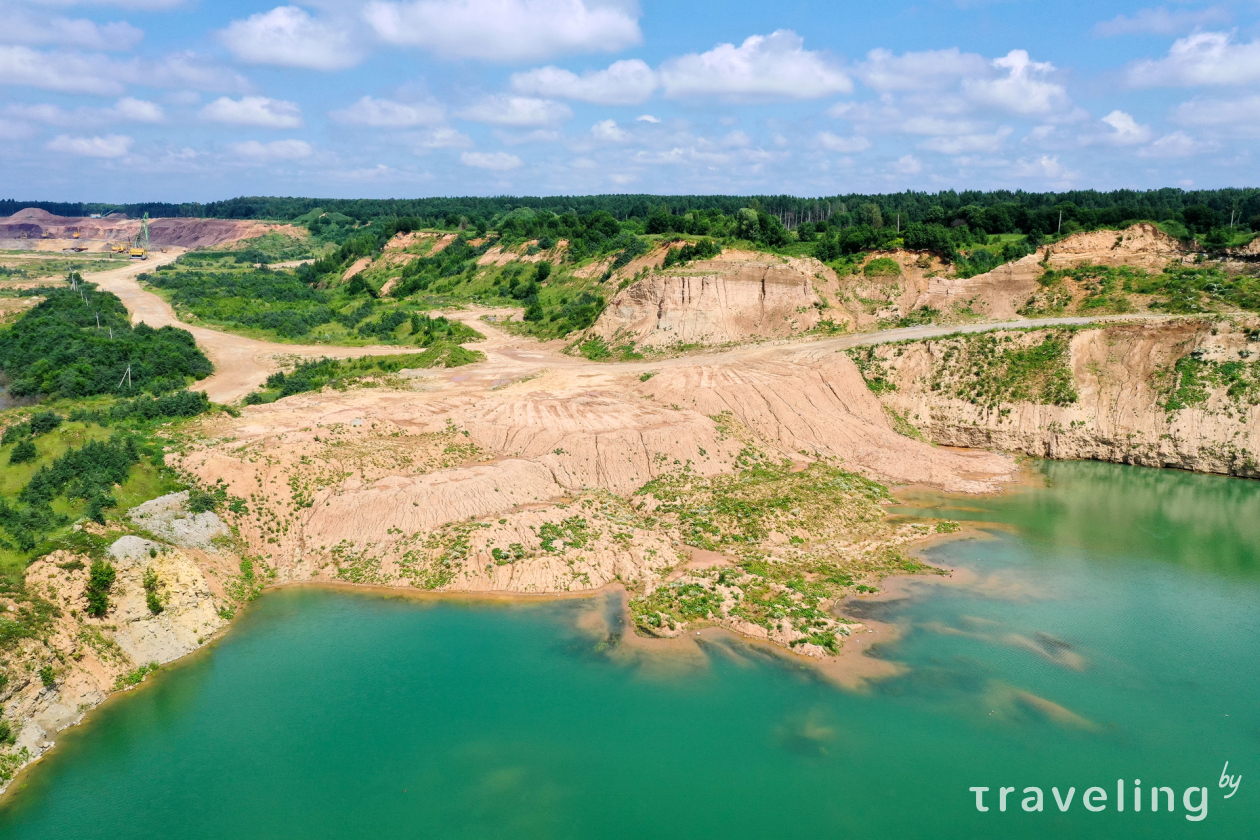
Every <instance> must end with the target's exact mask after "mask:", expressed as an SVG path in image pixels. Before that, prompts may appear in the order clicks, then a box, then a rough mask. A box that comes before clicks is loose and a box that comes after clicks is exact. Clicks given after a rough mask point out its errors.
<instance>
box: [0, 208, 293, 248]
mask: <svg viewBox="0 0 1260 840" xmlns="http://www.w3.org/2000/svg"><path fill="white" fill-rule="evenodd" d="M139 232H140V221H139V220H138V219H119V218H106V219H89V218H72V217H68V216H54V215H53V214H51V213H48V212H46V211H44V210H37V209H34V208H27V209H25V210H19V211H18V212H17V213H14V214H13V215H12V216H9V217H7V218H0V240H16V241H17V243H14V244H15V247H18V248H20V247H22V244H18V243H23V244H27V245H30V244H32V240H35V241H38V240H46V239H57V240H71V239H73V236H74V234H75V233H78V234H79V241H78V243H76V244H83V245H87V244H89V242H92V241H97V242H99V243H101V244H104V243H106V242H113V241H126V240H130V239H133V238H135V236H136V234H137V233H139ZM267 233H283V234H286V235H289V236H295V237H296V236H303V235H305V232H304V231H301V230H299V229H298V228H295V227H293V226H292V225H278V224H270V223H267V222H255V221H250V220H242V219H153V220H151V221H150V222H149V242H150V243H151V244H152V245H154V246H176V247H180V248H206V247H210V246H213V245H223V244H225V243H228V242H236V241H237V240H240V239H250V238H252V237H255V236H262V235H264V234H267Z"/></svg>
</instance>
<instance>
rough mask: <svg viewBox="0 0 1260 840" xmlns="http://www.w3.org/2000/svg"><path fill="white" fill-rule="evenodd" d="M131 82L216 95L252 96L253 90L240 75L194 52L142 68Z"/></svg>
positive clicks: (138, 68)
mask: <svg viewBox="0 0 1260 840" xmlns="http://www.w3.org/2000/svg"><path fill="white" fill-rule="evenodd" d="M128 81H131V82H133V83H136V84H142V85H152V86H154V87H182V88H192V89H193V90H206V91H214V92H215V93H249V92H250V91H251V90H253V87H254V86H253V85H251V84H250V83H249V80H248V79H246V78H245V77H244V76H242V75H241V74H240V73H237V72H236V71H234V70H229V69H227V68H226V67H221V66H219V65H217V64H214V63H213V62H210V61H208V60H207V59H205V58H202V57H201V56H199V55H196V54H194V53H191V52H182V53H174V54H172V55H168V56H167V57H166V58H164V59H162V60H161V61H159V62H157V63H156V64H142V65H139V66H138V67H137V68H136V70H135V72H133V73H132V75H131V77H130V78H129V79H128Z"/></svg>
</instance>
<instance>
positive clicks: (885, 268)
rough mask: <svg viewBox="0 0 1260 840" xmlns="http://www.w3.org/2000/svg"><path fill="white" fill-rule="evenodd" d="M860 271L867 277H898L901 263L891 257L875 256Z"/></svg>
mask: <svg viewBox="0 0 1260 840" xmlns="http://www.w3.org/2000/svg"><path fill="white" fill-rule="evenodd" d="M862 273H863V274H865V275H866V276H867V277H900V276H901V264H900V263H898V262H897V261H896V260H894V259H893V258H892V257H876V258H875V259H873V260H871V261H870V262H868V263H867V264H866V265H865V266H864V267H863V268H862Z"/></svg>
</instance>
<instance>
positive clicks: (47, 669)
mask: <svg viewBox="0 0 1260 840" xmlns="http://www.w3.org/2000/svg"><path fill="white" fill-rule="evenodd" d="M39 681H40V682H42V683H43V684H44V688H52V687H53V686H55V685H56V684H57V675H56V674H55V673H53V667H52V666H51V665H45V666H44V667H43V668H40V669H39Z"/></svg>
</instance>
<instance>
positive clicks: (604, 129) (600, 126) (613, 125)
mask: <svg viewBox="0 0 1260 840" xmlns="http://www.w3.org/2000/svg"><path fill="white" fill-rule="evenodd" d="M591 136H592V137H594V138H595V139H596V140H603V141H605V142H608V143H624V142H625V141H627V140H629V139H630V133H629V132H628V131H626V130H625V129H624V128H622V127H621V126H619V125H617V121H616V120H600V121H599V122H597V123H595V125H593V126H591Z"/></svg>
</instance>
